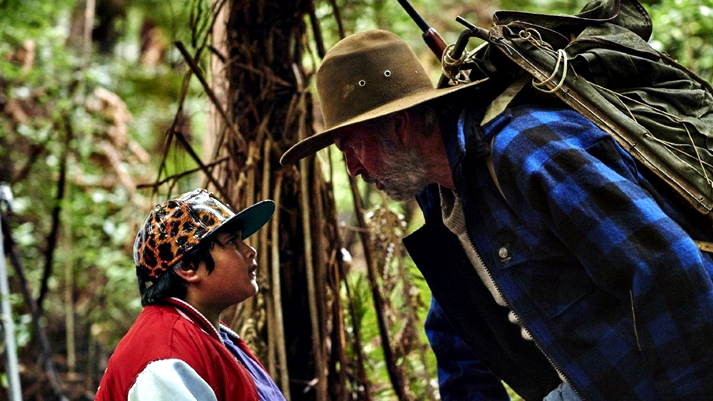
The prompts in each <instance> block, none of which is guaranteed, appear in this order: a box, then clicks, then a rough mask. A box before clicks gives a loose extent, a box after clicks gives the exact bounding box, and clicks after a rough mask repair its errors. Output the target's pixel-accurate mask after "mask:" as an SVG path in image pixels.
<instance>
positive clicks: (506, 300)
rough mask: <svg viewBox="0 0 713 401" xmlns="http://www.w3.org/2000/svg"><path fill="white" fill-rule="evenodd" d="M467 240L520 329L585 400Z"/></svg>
mask: <svg viewBox="0 0 713 401" xmlns="http://www.w3.org/2000/svg"><path fill="white" fill-rule="evenodd" d="M468 241H469V242H470V246H471V247H472V248H473V251H475V257H476V258H478V261H479V262H480V264H481V265H482V266H483V267H484V268H485V273H486V274H487V275H488V279H489V280H490V282H491V283H493V286H494V287H495V291H497V292H498V295H500V298H502V299H503V300H504V301H505V303H506V304H507V306H508V308H509V309H510V311H511V312H512V314H513V316H515V319H516V320H517V323H518V324H519V325H520V327H521V328H522V330H524V331H525V334H527V336H528V337H529V338H530V339H531V341H532V342H533V344H535V347H537V349H538V350H539V351H540V353H541V354H542V355H544V357H545V359H547V362H549V363H550V365H551V366H552V368H553V369H554V370H555V372H557V374H558V375H559V377H560V378H563V379H564V380H565V381H566V382H567V383H569V385H571V386H572V389H573V390H574V392H575V394H577V397H579V399H580V400H582V401H585V398H584V397H583V396H582V393H581V392H580V391H579V389H578V388H577V387H576V386H575V385H574V383H573V382H572V380H571V379H570V378H569V377H568V376H567V375H566V374H565V373H564V371H563V370H562V369H561V368H560V367H559V365H557V363H556V362H555V361H554V360H553V359H552V358H551V357H550V356H549V355H548V354H547V353H546V352H545V350H544V348H543V347H542V345H540V343H539V342H538V341H537V339H536V338H535V337H534V336H533V335H532V332H530V329H529V328H527V326H526V325H525V322H524V321H523V319H522V318H521V317H520V315H519V314H518V313H517V311H516V310H515V309H514V308H513V307H512V304H511V303H510V300H509V299H508V298H507V297H505V294H504V293H503V291H502V290H501V289H500V285H499V284H498V283H497V281H495V279H494V278H493V274H492V273H491V272H490V268H488V265H487V264H485V261H484V260H483V258H482V257H481V256H480V252H478V249H477V248H476V247H475V243H474V242H473V239H472V238H471V237H470V234H468ZM525 341H527V340H525Z"/></svg>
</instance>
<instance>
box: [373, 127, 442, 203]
mask: <svg viewBox="0 0 713 401" xmlns="http://www.w3.org/2000/svg"><path fill="white" fill-rule="evenodd" d="M379 147H380V148H381V149H380V151H381V155H382V163H383V168H382V169H381V171H379V172H376V173H374V174H373V175H371V176H365V177H364V180H365V181H367V182H372V183H373V182H375V181H379V182H381V183H382V184H383V186H384V189H383V191H384V192H386V195H388V196H389V197H390V198H391V199H393V200H396V201H404V200H408V199H411V198H413V197H414V196H416V195H417V194H418V193H419V192H421V191H422V190H423V188H425V187H426V185H428V184H430V183H431V180H430V179H429V177H428V170H427V167H426V158H425V157H423V155H422V154H421V152H420V151H419V149H418V148H414V147H409V146H404V145H402V144H400V143H393V142H392V141H391V140H390V139H389V138H382V139H381V141H379Z"/></svg>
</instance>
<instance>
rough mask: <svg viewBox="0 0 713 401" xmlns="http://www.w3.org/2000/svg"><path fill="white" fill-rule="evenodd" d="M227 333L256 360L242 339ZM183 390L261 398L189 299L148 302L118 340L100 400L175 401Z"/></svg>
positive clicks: (233, 398) (238, 399)
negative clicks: (186, 300)
mask: <svg viewBox="0 0 713 401" xmlns="http://www.w3.org/2000/svg"><path fill="white" fill-rule="evenodd" d="M224 328H225V327H224ZM226 331H227V332H228V333H229V334H230V335H231V337H233V338H232V340H233V342H234V343H235V344H236V345H237V346H238V347H240V348H241V349H242V350H243V351H244V352H245V353H246V354H247V355H248V356H250V357H251V358H252V359H254V360H256V361H257V359H256V358H255V356H254V355H253V354H252V352H250V350H249V349H248V347H247V345H246V344H245V342H244V341H243V340H242V339H240V338H238V337H237V335H235V333H232V331H230V330H227V328H226ZM258 364H259V362H258ZM260 366H262V365H260ZM179 393H185V394H186V395H191V396H193V397H194V398H196V399H217V400H230V401H257V400H258V399H259V398H258V393H257V389H256V387H255V383H254V381H253V379H252V377H251V376H250V373H249V372H248V371H247V369H246V368H245V367H244V366H243V365H242V364H241V363H240V362H238V361H237V359H236V358H235V357H234V356H233V355H232V354H231V353H230V351H229V350H228V349H227V348H226V347H225V345H224V344H223V342H222V341H221V339H220V336H219V334H218V332H217V331H216V329H215V328H214V327H213V326H212V325H211V324H210V322H208V321H207V320H206V319H205V317H203V315H201V314H200V313H199V312H198V311H197V310H195V309H194V308H193V307H191V306H190V305H188V304H187V303H185V302H183V301H181V300H178V299H176V298H170V299H166V300H165V303H164V304H161V305H149V306H146V307H145V308H144V310H143V311H142V312H141V314H140V315H139V317H138V318H137V319H136V322H134V324H133V325H132V326H131V329H129V332H128V333H126V335H125V336H124V338H122V340H121V341H120V342H119V345H117V347H116V350H115V351H114V354H113V355H112V356H111V358H110V359H109V363H108V366H107V369H106V371H105V372H104V377H102V380H101V383H100V384H99V389H98V391H97V395H96V400H99V401H101V400H108V401H109V400H110V401H115V400H127V399H132V400H143V399H159V398H161V399H174V398H175V397H173V396H172V395H178V394H179ZM210 393H212V394H213V396H211V395H210ZM214 397H215V398H214Z"/></svg>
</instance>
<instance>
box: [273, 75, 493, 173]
mask: <svg viewBox="0 0 713 401" xmlns="http://www.w3.org/2000/svg"><path fill="white" fill-rule="evenodd" d="M479 83H482V81H475V82H470V83H467V84H462V85H457V86H451V87H448V88H443V89H435V88H434V89H430V90H425V91H421V92H416V93H413V94H411V95H409V96H406V97H404V98H401V99H398V100H396V101H393V102H389V103H386V104H384V105H382V106H379V107H377V108H375V109H373V110H371V111H369V112H368V113H364V114H360V115H358V116H356V117H354V118H351V119H349V120H346V121H343V122H342V123H340V124H338V125H335V126H334V127H330V128H329V129H326V130H324V131H322V132H320V133H319V134H316V135H312V136H310V137H309V138H305V139H303V140H301V141H299V142H297V143H296V144H294V145H292V147H290V148H289V149H287V151H286V152H285V153H284V154H283V155H282V157H281V158H280V164H282V165H283V166H286V165H288V164H292V163H294V162H296V161H298V160H300V159H303V158H305V157H307V156H310V155H312V154H314V153H316V152H317V151H319V150H321V149H324V148H326V147H327V146H329V145H331V144H333V143H334V133H335V132H336V131H337V130H340V129H342V128H345V127H348V126H350V125H353V124H357V123H362V122H364V121H369V120H372V119H375V118H379V117H383V116H385V115H388V114H391V113H395V112H397V111H401V110H405V109H408V108H410V107H413V106H418V105H419V104H422V103H426V102H427V101H429V100H434V99H438V98H440V97H442V96H446V95H449V94H451V93H453V92H457V91H460V90H463V89H466V88H470V87H471V86H474V85H476V84H479Z"/></svg>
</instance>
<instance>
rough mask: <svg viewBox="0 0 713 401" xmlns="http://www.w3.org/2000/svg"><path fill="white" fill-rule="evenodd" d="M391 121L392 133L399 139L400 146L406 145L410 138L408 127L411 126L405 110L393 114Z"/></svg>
mask: <svg viewBox="0 0 713 401" xmlns="http://www.w3.org/2000/svg"><path fill="white" fill-rule="evenodd" d="M393 120H394V131H396V136H397V137H398V138H399V142H401V144H402V145H403V144H406V143H407V142H408V141H409V139H411V136H410V134H411V133H410V132H409V131H410V129H409V128H410V125H411V122H412V121H411V118H410V115H409V113H408V111H406V110H401V111H397V112H396V113H394V114H393Z"/></svg>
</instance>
